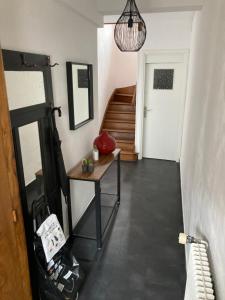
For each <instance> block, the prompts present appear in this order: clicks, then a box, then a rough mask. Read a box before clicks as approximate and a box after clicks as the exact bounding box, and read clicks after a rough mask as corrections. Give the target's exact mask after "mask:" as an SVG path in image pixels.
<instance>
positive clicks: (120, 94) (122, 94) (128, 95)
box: [115, 93, 133, 97]
mask: <svg viewBox="0 0 225 300" xmlns="http://www.w3.org/2000/svg"><path fill="white" fill-rule="evenodd" d="M116 95H118V96H125V97H133V95H132V94H124V93H116V94H115V96H116Z"/></svg>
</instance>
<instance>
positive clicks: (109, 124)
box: [100, 86, 137, 161]
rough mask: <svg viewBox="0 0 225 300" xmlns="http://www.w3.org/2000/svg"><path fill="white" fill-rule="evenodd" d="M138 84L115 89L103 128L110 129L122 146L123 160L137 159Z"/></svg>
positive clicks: (120, 146) (110, 132) (118, 145)
mask: <svg viewBox="0 0 225 300" xmlns="http://www.w3.org/2000/svg"><path fill="white" fill-rule="evenodd" d="M135 100H136V86H129V87H124V88H118V89H115V90H114V92H113V94H112V96H111V97H110V99H109V102H108V105H107V107H106V111H105V115H104V118H103V122H102V126H101V130H100V132H102V131H108V132H109V134H110V135H112V136H113V137H114V138H115V139H116V143H117V147H118V148H121V150H122V151H121V160H125V161H136V160H137V153H136V152H135Z"/></svg>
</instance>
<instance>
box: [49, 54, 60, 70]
mask: <svg viewBox="0 0 225 300" xmlns="http://www.w3.org/2000/svg"><path fill="white" fill-rule="evenodd" d="M55 66H59V64H58V63H54V64H53V65H51V64H50V57H49V56H48V63H47V67H50V68H54V67H55Z"/></svg>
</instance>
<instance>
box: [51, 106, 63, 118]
mask: <svg viewBox="0 0 225 300" xmlns="http://www.w3.org/2000/svg"><path fill="white" fill-rule="evenodd" d="M55 111H57V112H58V116H59V117H61V116H62V111H61V106H59V107H53V108H52V114H54V113H55Z"/></svg>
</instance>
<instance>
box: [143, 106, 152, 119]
mask: <svg viewBox="0 0 225 300" xmlns="http://www.w3.org/2000/svg"><path fill="white" fill-rule="evenodd" d="M148 111H152V109H151V108H147V106H145V107H144V117H145V118H146V117H147V112H148Z"/></svg>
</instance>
